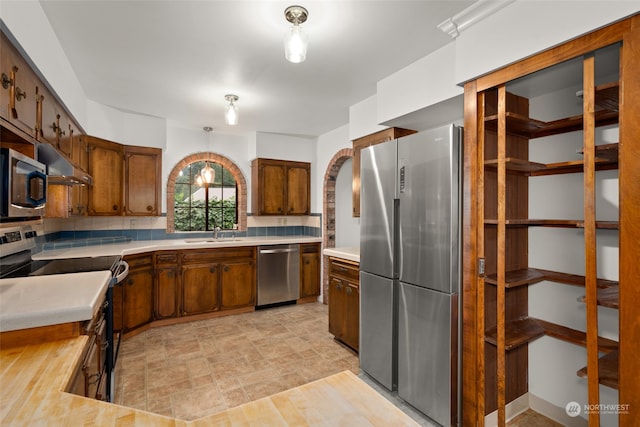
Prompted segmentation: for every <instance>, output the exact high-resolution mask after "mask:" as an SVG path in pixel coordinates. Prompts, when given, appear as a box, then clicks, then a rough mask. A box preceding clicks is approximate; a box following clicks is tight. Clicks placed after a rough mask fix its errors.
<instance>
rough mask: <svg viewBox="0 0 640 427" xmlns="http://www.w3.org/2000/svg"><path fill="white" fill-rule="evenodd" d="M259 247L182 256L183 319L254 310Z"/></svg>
mask: <svg viewBox="0 0 640 427" xmlns="http://www.w3.org/2000/svg"><path fill="white" fill-rule="evenodd" d="M255 259H256V258H255V247H240V248H223V249H208V250H185V251H182V252H181V255H180V262H181V271H182V274H181V281H182V310H181V314H182V315H183V316H187V315H192V314H201V313H209V312H214V311H218V310H229V309H234V308H240V307H253V306H254V305H255V295H256V285H255V283H256V268H255Z"/></svg>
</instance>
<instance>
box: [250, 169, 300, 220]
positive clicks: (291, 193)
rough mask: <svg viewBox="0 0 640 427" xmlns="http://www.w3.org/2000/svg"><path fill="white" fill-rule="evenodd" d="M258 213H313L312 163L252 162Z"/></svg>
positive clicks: (256, 210) (253, 188)
mask: <svg viewBox="0 0 640 427" xmlns="http://www.w3.org/2000/svg"><path fill="white" fill-rule="evenodd" d="M251 181H252V209H253V210H254V215H309V213H310V212H311V204H310V195H311V164H310V163H306V162H291V161H286V160H274V159H255V160H253V161H252V162H251Z"/></svg>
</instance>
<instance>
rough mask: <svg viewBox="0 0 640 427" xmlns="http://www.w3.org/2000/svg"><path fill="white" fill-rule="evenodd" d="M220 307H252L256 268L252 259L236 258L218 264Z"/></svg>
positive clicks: (254, 293)
mask: <svg viewBox="0 0 640 427" xmlns="http://www.w3.org/2000/svg"><path fill="white" fill-rule="evenodd" d="M220 269H221V270H222V271H221V273H220V274H221V275H222V280H221V289H222V292H221V293H222V298H221V309H222V310H225V309H230V308H240V307H252V306H254V305H255V302H256V292H255V283H256V270H255V263H254V262H253V260H238V261H230V262H226V263H224V264H220Z"/></svg>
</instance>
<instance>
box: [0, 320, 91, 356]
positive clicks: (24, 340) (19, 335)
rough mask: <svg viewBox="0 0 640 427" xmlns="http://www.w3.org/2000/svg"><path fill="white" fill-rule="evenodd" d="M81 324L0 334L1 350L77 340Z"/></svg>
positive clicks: (72, 323) (41, 327)
mask: <svg viewBox="0 0 640 427" xmlns="http://www.w3.org/2000/svg"><path fill="white" fill-rule="evenodd" d="M80 323H81V322H69V323H61V324H58V325H49V326H40V327H37V328H29V329H20V330H17V331H6V332H2V333H0V348H1V349H2V350H6V349H8V348H14V347H20V346H23V345H29V344H42V343H45V342H50V341H57V340H62V339H67V338H76V337H78V336H80V335H81V334H82V331H81V327H80Z"/></svg>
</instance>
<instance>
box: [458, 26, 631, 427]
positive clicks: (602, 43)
mask: <svg viewBox="0 0 640 427" xmlns="http://www.w3.org/2000/svg"><path fill="white" fill-rule="evenodd" d="M604 48H607V49H608V50H607V52H611V51H615V49H619V50H618V51H615V52H617V55H619V58H620V64H619V67H618V69H617V70H616V72H617V71H619V73H618V78H617V79H616V78H615V76H614V80H613V81H608V82H607V83H605V84H596V66H595V61H596V56H597V55H596V54H595V52H596V51H599V50H601V49H604ZM638 51H640V14H636V15H634V16H633V17H631V18H628V19H627V20H623V21H620V22H618V23H616V24H612V25H611V26H609V27H605V28H603V29H600V30H597V31H595V32H593V33H591V34H588V35H585V36H583V37H580V38H577V39H574V40H572V41H570V42H567V43H566V44H564V45H560V46H557V47H555V48H552V49H549V50H548V51H545V52H542V53H540V54H538V55H534V56H532V57H530V58H527V59H524V60H522V61H520V62H519V63H515V64H513V65H510V66H507V67H505V68H503V69H500V70H497V71H495V72H494V73H491V74H488V75H485V76H482V77H480V78H478V79H477V80H473V81H470V82H467V83H466V84H465V147H464V150H465V151H464V152H465V183H464V184H465V186H466V188H467V190H466V193H465V200H464V212H463V222H464V223H466V224H468V228H467V229H466V233H465V236H464V241H463V246H464V254H463V259H464V261H463V262H464V267H463V344H462V346H463V348H464V349H465V352H464V353H463V365H462V366H463V367H462V370H463V375H462V378H463V384H462V390H463V396H462V425H478V426H482V425H484V421H485V416H486V415H487V414H489V413H491V412H494V411H496V412H497V419H498V425H499V426H504V425H506V409H505V408H506V405H507V404H508V403H509V402H511V401H513V400H514V399H516V398H518V397H519V396H522V395H523V394H524V393H526V392H527V391H528V377H529V375H530V373H529V371H528V369H529V368H528V343H530V342H532V341H533V340H536V339H538V338H540V337H542V336H549V337H553V338H555V339H559V340H562V341H565V342H569V343H572V344H576V345H579V346H583V347H585V348H586V360H587V366H586V367H583V368H580V369H579V367H576V371H577V375H578V376H580V377H586V378H587V381H586V386H587V391H588V402H584V403H588V404H589V405H598V404H599V403H600V391H599V386H600V385H605V386H607V387H610V388H613V389H616V390H618V399H619V400H618V401H619V403H620V404H621V405H629V406H628V407H629V408H632V409H631V410H629V411H627V412H622V413H620V414H619V425H620V426H622V427H628V426H636V425H640V409H639V408H640V361H639V359H640V358H638V357H637V353H638V351H640V316H638V315H637V306H638V304H640V287H638V286H637V283H636V282H637V277H640V266H639V265H640V263H638V262H637V253H638V252H637V249H636V248H635V246H636V245H635V243H634V242H635V241H637V240H638V239H640V227H638V226H637V223H638V221H640V172H638V169H640V168H638V167H637V158H639V157H640V139H639V138H638V135H640V123H638V122H639V121H638V120H637V117H640V99H639V97H638V94H639V93H640V82H639V81H638V79H637V78H636V76H637V74H638V72H640V55H637V52H638ZM569 60H572V61H574V62H572V64H575V63H578V61H579V64H581V66H582V70H581V71H580V72H578V74H577V78H576V80H577V81H581V82H582V86H583V87H582V90H581V91H579V92H578V93H577V94H576V95H577V96H578V97H579V98H580V99H579V102H581V103H582V107H583V108H582V110H583V113H582V114H579V115H573V116H570V117H565V118H561V119H558V120H552V121H542V120H538V119H535V118H532V117H531V116H530V114H529V100H528V99H526V98H524V97H522V96H518V95H515V94H513V93H510V92H509V91H508V86H509V87H511V86H510V84H511V82H514V81H516V80H517V81H518V85H522V83H523V81H524V82H525V84H526V83H527V80H526V79H524V78H525V77H528V76H529V75H533V74H534V73H535V72H537V71H541V70H543V69H547V68H548V67H551V66H554V65H557V64H561V63H564V62H565V61H569ZM614 65H615V64H614ZM520 87H521V86H520ZM621 100H624V101H625V102H621ZM616 124H617V125H618V128H619V142H617V143H602V142H601V141H600V140H599V138H600V135H599V133H597V132H596V129H597V128H598V127H600V126H609V125H616ZM570 132H581V138H582V151H581V152H580V153H578V154H577V157H581V158H578V159H572V160H568V161H558V162H552V163H541V162H535V161H531V160H530V159H529V145H530V144H535V143H536V142H535V140H536V139H537V138H541V137H555V136H556V135H560V134H566V133H570ZM571 138H573V137H571ZM606 170H618V185H619V205H618V206H619V207H618V220H615V221H602V220H601V219H600V218H597V217H596V210H595V205H596V203H595V200H596V178H595V177H596V172H598V171H606ZM563 174H582V176H583V191H584V193H583V196H584V197H583V200H584V208H583V216H582V218H577V219H564V218H530V217H529V206H528V205H529V203H530V201H529V197H528V193H529V180H530V179H535V177H537V176H554V175H563ZM571 182H575V181H573V180H572V181H571ZM532 227H550V228H557V229H561V228H567V229H578V230H582V231H581V232H582V233H583V236H584V237H583V242H584V248H583V249H584V265H585V267H584V274H583V275H576V274H570V273H567V272H562V271H551V270H544V269H539V268H532V267H531V266H530V265H529V256H530V255H529V253H528V251H529V246H528V241H529V230H530V229H531V228H532ZM598 230H610V231H605V232H606V233H615V235H616V236H618V246H619V255H618V257H619V260H618V263H619V280H618V281H614V280H607V279H604V278H602V277H598V263H597V256H598V252H597V236H596V233H597V232H598V233H601V232H602V231H598ZM554 233H555V232H554ZM545 235H547V234H545ZM611 236H614V235H611ZM620 236H624V238H621V237H620ZM576 249H580V248H576ZM543 281H550V282H554V283H559V284H566V285H570V286H579V287H583V288H584V291H585V292H584V296H582V297H580V298H578V301H579V302H582V303H584V304H585V313H586V315H585V320H584V322H585V323H584V324H585V326H584V330H576V329H573V328H569V327H566V326H563V325H560V324H557V323H553V322H550V321H547V320H544V319H539V318H535V317H532V316H530V315H529V313H528V292H529V288H530V287H531V286H536V284H537V283H540V282H543ZM598 307H607V308H609V309H614V310H618V323H619V325H618V326H619V338H618V341H619V342H618V341H615V340H611V339H609V338H606V337H602V336H599V334H598V316H599V313H598ZM601 354H604V356H602V357H600V355H601ZM587 372H588V373H589V375H587ZM532 375H533V374H532ZM634 405H637V406H636V409H635V410H634V409H633V408H634ZM588 417H589V425H593V426H598V425H600V414H598V413H597V411H590V412H589V415H588Z"/></svg>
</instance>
